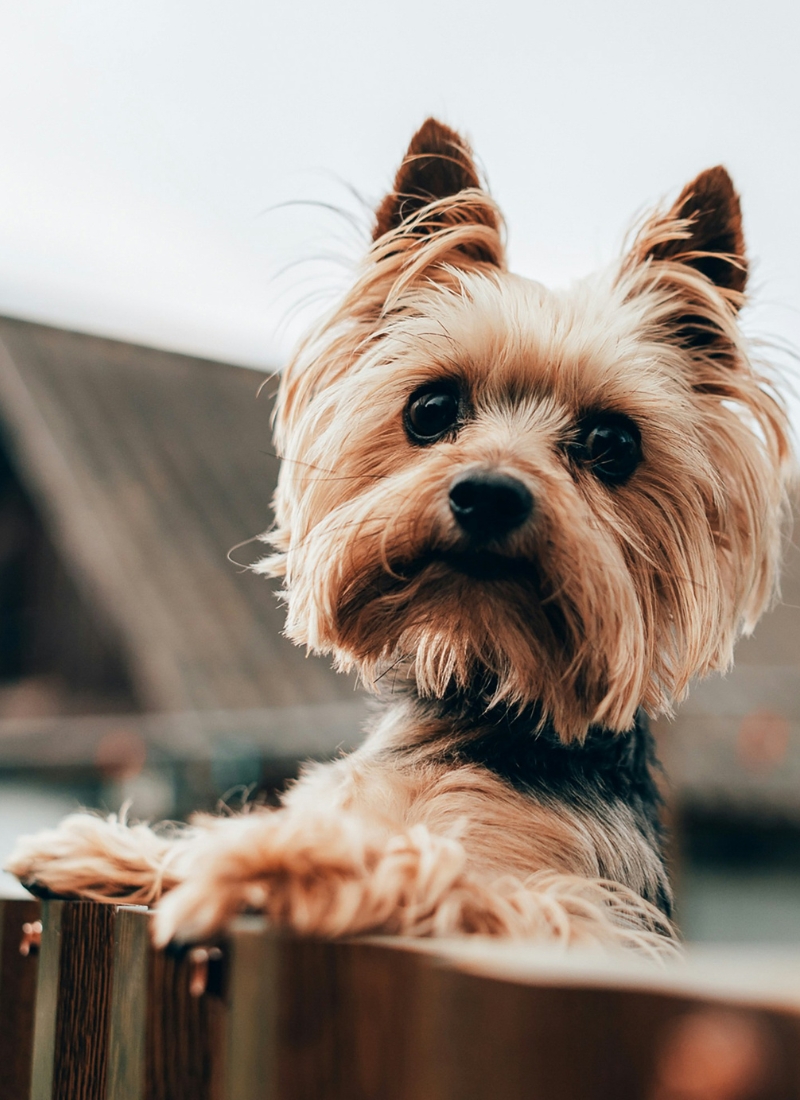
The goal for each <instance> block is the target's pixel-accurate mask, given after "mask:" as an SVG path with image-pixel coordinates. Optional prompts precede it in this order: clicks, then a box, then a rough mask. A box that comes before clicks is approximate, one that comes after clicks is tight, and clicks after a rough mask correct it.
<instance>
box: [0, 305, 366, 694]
mask: <svg viewBox="0 0 800 1100" xmlns="http://www.w3.org/2000/svg"><path fill="white" fill-rule="evenodd" d="M262 381H263V376H259V374H258V373H257V372H254V371H251V370H247V369H245V368H241V367H234V366H230V365H226V364H222V363H212V362H208V361H204V360H200V359H195V358H191V357H188V356H184V355H176V354H172V353H168V352H163V351H156V350H153V349H150V348H143V347H137V346H134V345H131V344H127V343H122V342H119V341H115V340H108V339H100V338H98V337H94V336H87V335H81V334H77V333H73V332H65V331H62V330H60V329H56V328H50V327H46V326H44V325H38V324H31V323H27V322H23V321H18V320H11V319H2V318H0V422H1V423H2V428H3V435H4V437H5V439H6V444H7V447H8V449H9V451H10V452H11V460H12V462H13V463H14V465H15V467H16V469H17V470H18V471H19V475H20V478H21V479H22V480H23V481H24V483H25V486H26V489H27V490H28V491H29V493H30V495H31V497H32V499H33V501H34V503H35V506H36V507H37V509H38V510H39V512H40V514H41V516H42V519H43V522H44V524H45V526H46V527H47V529H48V531H49V532H50V534H51V535H52V538H53V541H54V543H55V545H56V546H57V547H58V550H59V553H60V554H62V555H63V557H64V559H65V561H66V562H67V564H68V568H69V570H70V572H71V573H72V575H73V577H74V579H75V582H76V584H77V586H78V588H79V589H80V591H81V592H82V593H83V594H84V595H85V597H86V599H87V600H89V601H91V603H92V604H93V605H94V606H95V607H97V608H98V609H101V610H102V614H103V616H104V617H105V618H106V619H107V620H108V621H109V622H110V624H111V625H112V627H113V630H114V631H115V633H116V637H117V638H118V640H119V645H120V647H121V650H122V653H123V656H124V660H125V662H126V664H127V667H128V671H129V674H130V678H131V682H132V684H133V686H134V689H135V694H136V697H137V699H138V700H140V702H141V708H142V709H143V710H146V711H158V712H170V711H173V712H192V711H201V712H203V711H215V712H220V711H226V710H232V709H233V710H240V711H244V710H253V709H258V708H263V707H270V708H272V707H297V706H302V705H313V704H318V705H319V704H332V703H341V702H346V701H349V702H352V701H353V698H354V696H353V690H354V689H353V683H352V681H350V680H348V679H347V678H344V677H340V676H337V675H336V674H334V673H333V671H332V670H331V669H330V668H329V667H328V666H327V664H326V663H325V662H323V661H320V660H316V659H314V658H307V657H306V656H305V654H304V653H303V652H302V651H300V650H298V649H297V648H296V647H295V646H293V645H292V644H291V643H290V642H288V641H287V640H286V639H285V638H283V637H282V635H281V629H282V621H283V612H282V609H281V608H280V606H279V604H278V601H277V599H276V594H275V589H274V586H272V585H270V583H268V582H266V581H265V580H264V579H263V578H260V577H257V576H255V575H253V574H250V573H247V572H246V571H244V570H242V569H239V568H237V567H236V566H234V565H233V564H231V563H230V562H229V561H228V560H227V558H226V554H227V552H228V551H229V550H230V548H231V547H233V546H234V545H235V544H237V543H240V542H241V541H242V540H244V539H247V538H249V537H251V536H255V535H257V534H258V533H259V532H260V531H263V530H264V529H265V528H266V527H267V526H268V525H269V523H270V518H271V513H270V500H271V496H272V492H273V490H274V486H275V480H276V477H277V460H276V459H275V457H274V456H273V454H272V443H271V432H270V413H271V407H272V397H271V395H270V387H269V386H266V387H264V391H263V392H262V395H261V396H260V397H259V398H257V396H256V395H257V391H258V389H259V386H260V384H261V382H262ZM271 388H272V389H274V386H273V387H271ZM242 552H243V553H244V554H247V553H248V549H247V548H245V549H243V551H242ZM249 553H250V559H249V560H253V558H254V557H255V556H257V551H255V550H254V549H253V548H250V549H249Z"/></svg>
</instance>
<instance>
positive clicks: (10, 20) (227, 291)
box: [0, 0, 800, 365]
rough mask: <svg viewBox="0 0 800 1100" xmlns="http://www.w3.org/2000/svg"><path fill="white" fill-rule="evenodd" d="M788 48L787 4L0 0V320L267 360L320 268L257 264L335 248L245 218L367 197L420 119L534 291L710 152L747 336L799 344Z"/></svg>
mask: <svg viewBox="0 0 800 1100" xmlns="http://www.w3.org/2000/svg"><path fill="white" fill-rule="evenodd" d="M799 50H800V5H798V4H797V2H796V0H759V3H757V4H756V3H753V2H752V0H748V2H740V0H673V2H671V3H659V4H656V3H651V2H647V0H637V2H628V0H605V2H604V3H598V2H597V0H562V2H561V3H553V2H552V0H551V2H549V3H547V4H544V3H541V2H540V3H536V2H535V0H527V2H517V3H515V2H509V0H495V2H494V3H491V4H489V3H485V2H484V3H479V2H477V0H462V2H461V3H451V2H439V3H437V2H436V0H429V2H420V0H407V2H406V3H404V4H402V5H394V4H392V5H389V4H386V5H381V4H379V3H376V2H375V0H373V2H365V0H357V2H347V0H345V2H340V3H338V4H337V3H332V2H330V0H328V2H320V0H294V2H293V3H291V4H289V3H275V2H273V3H268V2H265V0H260V2H258V3H256V2H252V0H225V3H220V2H216V3H212V2H210V0H191V2H189V0H137V2H136V3H133V2H131V0H115V2H113V3H109V0H70V2H69V3H64V0H22V2H21V0H0V138H1V139H2V140H1V141H0V312H2V313H6V314H11V315H17V316H23V317H30V318H35V319H42V320H45V321H51V322H53V323H56V324H61V325H65V326H72V327H75V328H78V329H83V330H86V331H92V332H101V333H109V334H112V335H117V336H121V337H123V338H129V339H135V340H139V341H141V342H144V343H151V344H156V345H161V346H166V347H172V348H178V349H182V350H188V351H193V352H198V353H200V354H205V355H208V356H212V357H220V358H223V359H230V360H232V361H237V362H243V363H247V364H251V365H274V364H276V363H277V362H279V361H280V359H281V358H282V356H283V355H284V354H285V351H286V346H287V340H289V339H290V338H291V337H292V336H293V335H294V334H295V333H296V331H297V322H294V323H288V324H287V323H286V321H285V317H286V313H287V309H288V307H290V306H291V305H292V304H293V303H294V302H296V301H297V300H298V299H300V298H302V297H303V296H304V295H305V294H307V293H309V292H311V291H316V290H322V291H328V292H330V291H331V290H332V289H333V288H335V286H336V285H337V281H338V284H339V285H340V284H341V280H342V278H343V277H346V272H345V271H344V270H343V269H342V268H341V267H337V266H336V265H333V264H321V263H319V262H318V263H316V264H310V265H308V267H307V268H305V269H304V268H303V267H302V266H301V267H299V268H297V269H295V270H294V271H293V272H290V273H288V274H287V273H284V274H279V272H280V271H281V269H282V268H283V267H284V265H286V264H287V263H289V262H290V261H294V260H297V259H302V258H305V257H308V256H310V255H321V254H327V253H331V252H334V253H336V252H342V251H344V252H345V253H346V254H348V255H351V256H352V255H353V254H354V251H357V250H358V240H357V238H354V236H353V234H352V232H349V233H346V234H344V236H343V231H344V230H346V228H347V227H346V224H345V223H344V222H343V221H341V220H339V219H336V218H334V217H333V216H323V215H322V214H320V213H319V212H318V211H315V210H314V209H312V208H310V207H307V206H299V207H295V208H289V209H286V208H282V209H279V210H275V211H273V212H271V213H264V211H265V210H266V209H267V208H271V207H274V206H275V205H276V204H280V203H283V202H286V201H288V200H292V199H297V198H304V199H319V200H322V201H325V202H333V203H336V204H338V205H342V204H344V205H346V206H347V207H348V208H349V209H351V210H356V209H357V205H356V204H355V203H354V201H353V200H352V199H351V198H350V197H349V195H348V192H347V189H346V187H345V186H344V185H343V183H342V182H339V181H346V182H349V183H351V184H353V185H354V186H355V187H356V188H358V190H359V191H360V192H361V193H362V194H364V195H366V196H367V197H368V198H369V199H370V200H377V199H378V198H379V197H380V196H381V194H382V193H383V191H384V190H385V188H386V187H387V186H388V184H389V182H390V180H391V178H392V176H393V173H394V169H395V168H396V165H397V163H398V162H399V160H400V158H401V156H402V153H403V151H404V149H405V145H406V143H407V141H408V139H409V137H410V135H411V133H412V132H413V130H414V129H415V128H416V127H417V125H418V124H419V123H420V122H421V121H422V120H423V118H425V117H426V115H428V114H431V113H434V114H437V115H439V116H440V117H441V118H443V119H444V120H445V121H447V122H449V123H451V124H452V125H455V126H456V127H458V128H460V129H462V130H463V131H464V132H465V133H467V134H468V136H469V137H470V138H471V139H472V141H473V143H474V145H475V148H476V149H477V151H478V153H479V155H480V157H481V159H482V161H483V163H484V164H485V166H486V168H487V170H488V175H489V179H490V182H491V185H492V189H493V191H494V193H495V194H496V196H497V197H498V199H499V201H500V203H501V205H502V206H503V208H504V210H505V213H506V216H507V219H508V223H509V228H510V252H511V260H512V265H513V266H515V267H516V268H517V270H520V271H522V272H523V273H525V274H528V275H531V276H533V277H535V278H537V279H540V280H541V281H543V282H551V283H553V282H555V283H564V282H566V281H569V280H570V279H572V278H574V277H576V276H580V275H582V274H585V273H586V272H588V271H589V270H591V269H592V268H593V267H595V266H597V265H599V264H602V263H605V262H607V261H608V260H609V259H611V258H612V257H613V256H614V255H615V254H616V252H617V250H618V248H619V246H620V243H621V241H622V238H623V235H624V232H625V230H626V229H627V227H628V226H629V225H630V223H631V221H632V219H633V218H634V217H635V216H636V215H638V214H639V213H641V211H642V210H643V209H644V208H645V207H646V206H648V205H649V204H652V203H653V202H655V201H657V200H658V199H660V198H661V197H662V196H664V195H665V194H674V193H675V192H676V191H677V189H678V188H679V187H680V186H681V185H683V184H684V183H685V182H687V181H688V180H690V179H691V178H692V177H693V176H694V175H695V174H696V173H697V172H698V171H699V170H701V169H702V168H704V167H707V166H709V165H712V164H715V163H718V162H723V163H725V164H726V165H727V166H728V168H729V169H730V171H731V172H732V174H733V176H734V180H735V181H736V183H737V185H738V187H739V189H740V190H741V192H742V195H743V202H744V210H745V227H746V231H747V234H748V238H749V243H750V249H751V254H752V255H753V257H754V258H755V259H756V261H757V266H756V269H755V277H754V280H753V283H752V287H753V289H754V291H755V293H756V298H757V305H756V306H755V307H754V308H753V309H752V310H751V313H750V317H749V322H748V323H749V327H750V328H751V330H753V331H755V332H758V333H760V334H762V335H767V336H771V337H775V338H778V339H780V340H782V341H790V342H792V343H793V344H794V345H796V346H800V273H798V256H799V255H800V63H799V62H798V59H797V58H798V51H799ZM317 308H318V307H317ZM282 321H283V323H281V322H282Z"/></svg>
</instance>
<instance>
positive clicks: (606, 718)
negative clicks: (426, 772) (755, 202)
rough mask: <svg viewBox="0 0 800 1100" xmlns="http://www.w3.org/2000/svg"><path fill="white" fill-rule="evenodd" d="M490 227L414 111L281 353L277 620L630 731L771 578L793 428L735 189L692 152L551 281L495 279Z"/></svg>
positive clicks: (558, 717) (739, 618)
mask: <svg viewBox="0 0 800 1100" xmlns="http://www.w3.org/2000/svg"><path fill="white" fill-rule="evenodd" d="M501 234H502V226H501V219H500V216H499V213H498V212H497V209H496V207H495V206H494V204H493V202H492V200H491V198H490V197H489V196H488V194H487V193H486V192H485V191H484V190H482V189H481V188H480V186H479V178H478V176H477V173H476V171H475V168H474V165H473V163H472V160H471V157H470V154H469V151H468V149H467V148H466V146H465V145H464V144H463V142H461V140H460V139H459V138H458V136H457V135H455V134H454V133H453V132H452V131H449V130H447V129H446V128H445V127H443V126H441V125H440V124H438V123H435V122H433V121H429V122H428V123H426V124H425V126H423V128H422V129H421V130H420V132H419V133H418V134H417V135H416V137H415V138H414V141H413V142H412V145H411V148H410V149H409V152H408V154H407V156H406V159H405V160H404V162H403V165H402V166H401V168H400V171H399V173H398V176H397V179H396V181H395V188H394V191H393V192H392V194H390V195H389V196H388V197H387V199H386V200H385V201H384V203H383V204H382V205H381V207H380V208H379V210H378V216H377V227H376V231H375V241H374V245H373V248H372V249H371V251H370V253H369V255H368V257H367V259H366V262H365V265H364V268H363V270H362V273H361V276H360V278H359V280H358V282H357V284H356V286H355V287H354V289H353V291H352V292H351V293H350V294H349V296H348V297H347V299H346V300H345V302H344V303H343V304H342V306H341V307H340V309H339V310H338V311H337V313H336V314H335V316H333V317H332V318H331V319H330V320H329V321H328V322H326V324H325V325H323V326H322V327H321V328H320V330H319V331H318V332H317V333H315V334H314V335H313V336H312V338H311V339H310V340H309V342H308V343H307V344H306V345H305V346H304V347H303V348H302V349H301V351H300V353H299V354H298V356H297V358H296V360H295V361H294V362H293V363H292V364H291V366H290V367H289V369H288V370H287V372H286V374H285V375H284V379H283V384H282V393H281V398H280V408H279V421H278V438H279V443H280V446H281V448H282V452H283V456H284V463H283V467H282V472H281V478H280V484H279V488H278V493H277V498H276V511H277V526H276V530H275V532H273V533H272V534H271V535H270V540H271V541H272V543H273V545H274V546H275V548H276V550H277V551H278V553H277V554H276V555H275V556H274V557H272V558H270V559H267V561H266V562H265V563H264V564H263V566H262V568H263V570H264V571H265V572H266V571H269V572H273V573H281V574H283V575H285V580H286V593H287V600H288V627H287V629H288V633H289V635H290V636H291V637H292V638H293V639H295V640H296V641H298V642H300V643H304V644H306V645H308V646H310V647H311V648H312V649H314V650H317V651H321V652H323V653H333V654H335V656H336V660H337V662H338V664H339V665H340V666H341V667H345V668H347V667H352V666H356V667H358V668H359V669H360V671H361V673H362V675H363V678H364V680H365V682H366V683H367V684H368V685H369V684H371V683H374V682H375V681H378V680H380V678H381V676H382V674H383V673H385V672H386V671H387V670H388V669H395V668H396V669H397V670H398V671H399V672H400V674H401V675H407V676H410V677H412V678H413V680H414V681H415V682H416V685H417V687H418V689H419V691H420V692H422V693H423V694H428V695H433V696H442V695H444V694H446V693H448V692H451V691H454V690H455V691H459V690H463V691H468V692H474V693H476V694H479V693H485V697H486V702H487V704H489V703H491V702H493V701H500V700H504V701H507V702H509V703H511V704H523V705H524V704H530V703H537V704H539V705H540V707H541V708H542V711H543V713H544V714H545V715H546V716H548V717H549V718H550V719H552V721H553V723H554V726H555V728H556V729H557V730H558V731H559V732H560V733H561V735H562V736H563V737H565V738H568V737H573V736H581V735H582V734H583V733H585V731H586V729H587V727H588V726H589V725H590V724H592V723H603V724H604V725H606V726H608V727H610V728H613V729H625V728H628V727H629V726H630V725H631V724H632V721H633V717H634V713H635V710H636V708H637V706H639V705H640V704H643V705H644V706H645V707H646V708H647V709H648V710H650V711H651V712H657V711H660V710H665V709H667V708H668V707H669V705H670V703H671V701H672V700H673V699H674V698H676V697H677V696H679V695H680V694H681V693H682V692H683V690H684V689H685V687H686V685H687V682H688V681H689V679H690V678H691V677H692V676H694V675H697V674H702V673H704V672H706V671H708V670H710V669H713V668H720V667H724V666H725V665H727V663H728V662H729V660H730V657H731V652H732V647H733V643H734V641H735V638H736V636H737V634H738V633H739V632H740V630H741V629H742V628H745V629H746V628H748V627H749V626H750V625H752V624H753V623H754V622H755V620H756V618H757V617H758V615H759V613H760V612H761V610H762V609H763V607H764V605H765V603H766V602H767V601H768V600H769V598H770V595H771V593H772V590H773V586H774V578H775V569H776V560H777V555H778V551H779V544H780V519H781V512H782V507H783V502H784V474H783V471H784V468H785V466H786V464H787V459H788V445H787V434H786V423H785V418H784V413H783V411H782V408H781V406H780V404H779V403H778V402H777V401H776V400H775V398H774V397H773V396H772V394H771V392H770V390H769V387H768V386H767V384H766V383H765V382H764V380H763V379H761V378H759V377H758V376H757V374H756V372H755V371H754V369H753V367H752V365H751V363H750V361H749V359H748V355H747V349H746V347H745V346H744V344H743V341H742V338H741V336H740V334H739V332H738V329H737V323H736V322H737V311H738V308H739V306H740V305H741V302H742V298H743V291H744V284H745V278H746V263H745V257H744V246H743V242H742V234H741V219H740V213H739V205H738V200H737V198H736V195H735V193H734V191H733V188H732V185H731V183H730V180H729V178H728V176H727V174H726V173H725V172H724V171H723V170H722V169H713V170H711V171H710V172H707V173H704V174H703V175H701V176H700V177H698V179H697V180H695V181H694V183H693V184H691V185H690V186H689V187H688V188H687V189H686V191H685V192H684V193H683V194H682V195H681V197H680V199H679V200H678V202H677V204H676V206H675V207H674V208H673V209H672V210H670V211H669V212H667V213H661V214H657V215H654V216H653V218H651V220H650V221H649V222H648V223H647V224H646V225H645V226H644V228H643V229H642V231H641V232H640V234H639V236H638V237H637V239H636V241H635V242H634V245H633V248H632V249H631V251H630V252H629V253H628V254H627V255H626V256H625V258H624V259H623V261H622V262H621V264H618V265H617V266H616V267H615V268H614V269H612V270H611V271H609V272H607V273H605V274H603V275H601V276H599V277H595V278H592V279H591V280H587V281H586V282H584V283H581V284H579V285H578V286H577V287H575V288H573V289H572V290H570V291H569V292H563V293H562V292H557V293H556V292H551V291H548V290H546V289H545V288H544V287H542V286H540V285H538V284H537V283H533V282H530V281H528V280H525V279H522V278H519V277H517V276H515V275H512V274H510V273H509V272H508V271H507V270H506V267H505V264H504V256H503V245H502V236H501ZM393 676H394V673H393Z"/></svg>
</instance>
